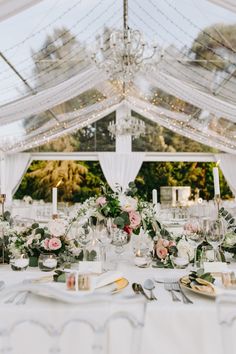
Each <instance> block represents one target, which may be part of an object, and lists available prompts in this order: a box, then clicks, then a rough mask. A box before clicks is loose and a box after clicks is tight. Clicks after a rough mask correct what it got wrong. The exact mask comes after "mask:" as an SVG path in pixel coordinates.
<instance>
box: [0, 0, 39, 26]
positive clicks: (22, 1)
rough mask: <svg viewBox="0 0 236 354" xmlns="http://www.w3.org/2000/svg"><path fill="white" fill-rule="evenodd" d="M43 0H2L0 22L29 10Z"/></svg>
mask: <svg viewBox="0 0 236 354" xmlns="http://www.w3.org/2000/svg"><path fill="white" fill-rule="evenodd" d="M41 1H42V0H0V22H1V21H4V20H6V19H7V18H9V17H11V16H15V15H17V14H18V13H20V12H22V11H25V10H27V9H28V8H30V7H31V6H34V5H36V4H37V3H39V2H41Z"/></svg>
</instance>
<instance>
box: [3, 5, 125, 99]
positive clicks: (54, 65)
mask: <svg viewBox="0 0 236 354" xmlns="http://www.w3.org/2000/svg"><path fill="white" fill-rule="evenodd" d="M114 3H115V2H114ZM121 9H122V7H120V8H119V9H118V10H117V11H116V12H115V13H114V12H113V13H112V14H111V15H110V16H109V17H108V18H107V19H106V22H109V21H110V20H111V19H114V17H115V15H117V14H121ZM109 10H110V5H109V6H108V7H107V8H106V9H105V10H103V11H102V12H101V13H98V14H97V16H96V18H94V19H93V20H92V21H91V22H89V23H88V24H87V26H86V27H84V28H83V30H81V31H79V32H78V33H76V34H73V36H72V37H71V38H69V39H68V40H66V41H65V42H64V46H65V45H67V44H69V43H70V42H71V41H73V40H75V39H76V38H77V37H78V36H79V35H81V34H82V33H86V31H87V30H88V29H89V28H90V27H91V25H92V24H93V25H94V24H95V23H96V22H97V21H98V20H99V19H100V18H101V16H102V15H104V14H105V13H106V12H108V11H109ZM120 20H121V17H119V18H118V19H117V20H116V21H115V22H114V23H112V25H111V26H112V27H113V26H116V25H117V24H118V23H120ZM103 28H104V26H103V25H102V26H99V27H98V28H96V29H95V30H93V32H92V33H91V34H90V35H89V36H88V37H87V38H85V41H86V42H87V41H88V40H90V39H92V40H93V41H94V37H95V35H96V34H97V33H99V32H100V31H101V29H103ZM70 30H71V28H70V29H69V30H68V31H70ZM57 39H58V37H57V38H56V39H55V41H56V40H57ZM55 41H53V42H55ZM53 42H52V43H53ZM45 48H46V47H45ZM57 50H58V48H57V47H55V50H52V51H51V52H50V53H51V54H54V53H56V51H57ZM83 51H84V49H83V48H80V49H79V50H77V51H76V52H75V53H73V52H72V53H65V55H62V56H61V58H60V59H61V60H66V59H67V60H68V61H69V60H70V61H72V59H74V58H75V59H76V58H78V57H79V55H80V54H81V53H83ZM28 60H30V59H28ZM60 66H61V62H58V63H55V62H54V61H52V63H51V64H49V65H48V67H47V69H46V70H44V71H43V72H42V73H40V74H39V75H37V74H35V73H32V74H31V75H30V76H26V77H25V80H26V81H30V80H31V79H32V80H34V81H35V80H37V79H38V78H40V76H43V75H45V74H49V73H50V72H52V71H54V70H55V68H57V67H58V68H59V67H60ZM27 68H28V69H29V68H30V66H27ZM33 68H34V65H32V69H33ZM50 69H52V70H50ZM69 70H70V68H67V69H66V70H64V71H60V75H58V74H57V75H55V76H54V77H55V78H58V77H59V76H62V75H63V74H65V73H66V72H68V71H69ZM50 81H51V79H50V80H48V81H45V82H44V83H43V85H38V86H37V90H39V89H40V87H44V86H45V85H46V84H47V83H50ZM12 88H15V85H11V86H10V87H5V88H4V91H3V92H4V93H8V92H9V89H12Z"/></svg>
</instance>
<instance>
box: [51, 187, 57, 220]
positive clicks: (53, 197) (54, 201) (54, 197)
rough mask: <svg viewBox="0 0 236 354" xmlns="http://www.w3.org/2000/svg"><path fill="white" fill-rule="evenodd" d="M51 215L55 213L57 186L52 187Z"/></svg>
mask: <svg viewBox="0 0 236 354" xmlns="http://www.w3.org/2000/svg"><path fill="white" fill-rule="evenodd" d="M52 215H57V188H56V187H54V188H53V189H52Z"/></svg>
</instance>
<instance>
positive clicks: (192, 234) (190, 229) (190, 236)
mask: <svg viewBox="0 0 236 354" xmlns="http://www.w3.org/2000/svg"><path fill="white" fill-rule="evenodd" d="M184 232H185V236H186V238H187V240H188V241H189V242H190V243H191V244H192V245H193V247H194V265H193V267H194V269H197V268H198V264H197V249H198V246H199V245H200V244H201V243H202V242H203V241H204V239H205V233H204V230H203V228H202V225H201V222H200V220H199V219H198V218H192V219H190V220H189V221H188V222H187V223H186V224H185V225H184Z"/></svg>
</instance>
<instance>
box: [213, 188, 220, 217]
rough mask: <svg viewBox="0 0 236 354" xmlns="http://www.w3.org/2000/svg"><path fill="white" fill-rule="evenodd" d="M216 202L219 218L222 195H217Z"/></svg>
mask: <svg viewBox="0 0 236 354" xmlns="http://www.w3.org/2000/svg"><path fill="white" fill-rule="evenodd" d="M214 201H215V203H216V205H217V214H218V217H219V211H220V202H221V198H220V194H216V195H215V197H214Z"/></svg>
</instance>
